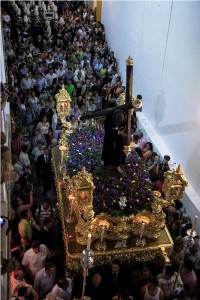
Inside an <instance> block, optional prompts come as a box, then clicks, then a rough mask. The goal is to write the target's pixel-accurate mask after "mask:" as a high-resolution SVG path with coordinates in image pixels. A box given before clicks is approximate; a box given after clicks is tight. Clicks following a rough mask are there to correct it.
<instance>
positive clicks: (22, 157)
mask: <svg viewBox="0 0 200 300" xmlns="http://www.w3.org/2000/svg"><path fill="white" fill-rule="evenodd" d="M19 162H20V163H21V164H22V166H23V167H24V168H27V169H29V170H31V162H30V159H29V155H28V146H27V145H23V146H22V150H21V152H20V154H19Z"/></svg>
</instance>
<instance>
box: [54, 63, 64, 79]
mask: <svg viewBox="0 0 200 300" xmlns="http://www.w3.org/2000/svg"><path fill="white" fill-rule="evenodd" d="M56 75H57V76H58V77H63V76H65V70H64V69H63V65H62V64H60V65H59V67H58V69H56Z"/></svg>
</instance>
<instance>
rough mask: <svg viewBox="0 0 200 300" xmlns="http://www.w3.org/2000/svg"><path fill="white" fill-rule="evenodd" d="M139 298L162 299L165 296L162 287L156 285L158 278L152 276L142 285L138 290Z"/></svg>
mask: <svg viewBox="0 0 200 300" xmlns="http://www.w3.org/2000/svg"><path fill="white" fill-rule="evenodd" d="M140 297H141V300H153V299H155V300H157V299H158V300H164V299H165V296H164V293H163V291H162V289H161V288H160V287H159V285H158V280H157V279H156V278H152V279H150V280H149V282H148V284H147V285H145V286H143V287H142V289H141V291H140Z"/></svg>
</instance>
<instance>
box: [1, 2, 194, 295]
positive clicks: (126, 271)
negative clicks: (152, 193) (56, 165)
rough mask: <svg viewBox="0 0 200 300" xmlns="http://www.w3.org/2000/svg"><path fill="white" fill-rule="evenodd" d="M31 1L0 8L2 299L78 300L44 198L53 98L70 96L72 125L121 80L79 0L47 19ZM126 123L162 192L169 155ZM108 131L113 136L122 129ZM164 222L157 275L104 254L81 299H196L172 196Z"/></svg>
mask: <svg viewBox="0 0 200 300" xmlns="http://www.w3.org/2000/svg"><path fill="white" fill-rule="evenodd" d="M40 2H41V3H42V1H31V3H29V2H28V1H19V2H13V3H14V4H11V2H10V3H9V2H5V3H3V5H2V12H1V13H2V24H3V28H2V31H3V35H4V46H5V58H6V63H7V76H8V83H7V84H6V85H4V86H3V90H2V93H4V94H6V95H7V97H6V100H9V101H10V108H11V118H12V141H11V151H12V167H13V180H14V181H15V182H14V186H13V195H12V201H11V206H12V209H13V220H12V230H11V231H12V232H11V235H12V238H11V254H12V257H15V259H16V260H17V261H18V263H19V265H18V267H17V268H16V269H15V270H13V272H12V273H11V276H10V290H11V296H12V299H20V300H22V299H40V300H42V299H46V300H48V299H49V300H55V299H63V300H70V299H80V298H81V295H82V285H83V276H82V275H78V276H75V277H74V278H66V276H65V269H64V267H63V265H64V259H65V258H64V255H63V253H62V251H60V248H63V245H62V242H61V241H62V237H61V236H60V235H61V228H60V223H59V217H58V213H57V210H56V205H55V206H54V205H53V206H52V205H51V203H49V201H48V199H47V198H48V197H47V194H48V192H49V191H51V192H55V187H54V178H53V173H52V170H51V150H52V148H54V147H56V146H57V145H58V140H59V138H60V136H61V133H62V124H61V122H60V120H59V117H58V115H57V111H56V99H55V94H56V93H57V92H58V91H59V90H60V89H61V88H62V87H63V86H64V88H65V89H66V90H67V92H68V93H69V95H70V96H71V99H72V103H71V111H70V115H69V116H68V119H69V121H70V122H71V124H72V128H73V130H76V129H79V128H80V127H81V126H84V122H83V123H81V122H80V117H81V116H83V115H85V114H88V113H92V112H95V111H97V110H102V109H105V108H108V107H114V106H115V105H116V104H117V103H118V102H119V96H120V95H121V94H122V93H124V92H125V86H124V85H123V83H122V82H121V78H120V75H119V73H118V70H117V60H116V58H115V55H114V52H113V51H111V50H110V49H109V46H108V45H107V42H106V38H105V31H104V26H103V24H101V23H100V22H96V19H95V12H94V11H92V10H90V9H89V8H88V7H87V6H85V4H84V3H83V2H78V1H55V3H56V9H55V4H54V5H53V8H54V12H55V11H56V14H55V15H54V18H53V19H51V20H49V19H48V18H47V19H45V14H44V12H45V9H46V8H47V6H49V7H48V8H49V9H50V8H51V7H50V6H51V5H52V3H51V2H50V1H49V3H46V4H45V3H44V4H41V3H40ZM44 5H45V8H44ZM8 12H9V13H8ZM55 16H56V17H55ZM138 98H139V99H140V98H141V96H140V95H139V97H138ZM2 99H3V98H2ZM1 105H3V103H1ZM132 126H133V130H132V139H133V141H134V147H135V148H134V150H135V151H136V152H137V153H138V155H139V156H140V157H142V158H143V160H144V163H145V165H146V167H147V169H148V171H149V180H150V182H151V183H152V186H153V188H154V189H156V190H159V191H162V185H163V181H164V172H165V171H168V170H169V169H170V167H169V161H170V157H169V156H168V155H165V156H164V157H163V158H161V157H160V155H159V154H158V153H156V152H154V149H153V145H152V143H151V142H150V141H149V140H148V139H146V138H145V137H144V136H143V133H142V132H141V131H137V132H136V128H137V124H136V122H135V116H134V119H133V122H132ZM115 129H116V128H115ZM116 130H117V131H116V132H117V133H118V134H121V135H122V137H123V134H124V132H123V130H122V132H121V133H120V130H118V128H117V129H116ZM3 140H5V137H4V134H3V133H2V136H1V150H2V156H4V153H6V151H8V149H7V148H6V146H4V143H5V141H4V142H3ZM108 163H109V162H108ZM120 163H121V162H119V163H118V164H117V167H119V165H120ZM4 167H5V168H6V166H4V165H3V168H4ZM118 171H119V172H121V169H118ZM33 177H34V178H37V184H38V185H42V191H43V194H42V203H39V202H38V199H36V197H35V195H34V188H35V186H34V184H33ZM2 180H4V179H3V178H2ZM3 182H4V181H3ZM54 195H55V193H54ZM54 204H56V196H55V199H54ZM166 225H167V226H168V228H169V231H170V233H171V235H172V238H173V239H174V249H173V252H172V254H171V256H170V262H171V265H170V266H167V267H166V268H165V269H164V270H163V271H162V272H161V273H160V272H157V270H155V269H154V268H152V269H151V267H152V266H151V267H149V266H148V265H143V264H142V265H141V266H137V267H138V269H137V268H132V267H130V266H127V265H126V266H124V265H121V263H120V261H119V260H113V262H112V264H111V265H110V266H107V267H105V268H104V269H101V270H96V269H95V270H92V272H91V273H90V274H89V276H88V278H87V284H86V289H85V295H87V296H89V297H90V298H91V300H107V299H108V300H109V299H113V300H114V299H115V300H128V299H129V300H130V299H135V300H138V299H145V300H150V299H169V300H170V299H185V300H186V299H191V300H192V299H199V298H198V297H200V295H199V286H200V250H199V243H198V238H196V240H195V242H194V244H193V245H192V247H190V248H186V247H185V244H184V237H185V236H186V234H187V230H188V229H190V228H191V226H192V224H191V220H190V218H189V216H187V215H186V214H184V213H183V209H182V208H181V204H180V202H179V201H177V202H176V203H175V205H174V206H170V207H168V208H167V209H166ZM180 266H182V268H181V269H180ZM198 283H199V284H198Z"/></svg>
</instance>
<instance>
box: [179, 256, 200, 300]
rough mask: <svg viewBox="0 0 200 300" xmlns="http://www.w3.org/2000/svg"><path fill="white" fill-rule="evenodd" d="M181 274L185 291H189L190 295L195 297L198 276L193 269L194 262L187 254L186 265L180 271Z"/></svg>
mask: <svg viewBox="0 0 200 300" xmlns="http://www.w3.org/2000/svg"><path fill="white" fill-rule="evenodd" d="M180 276H181V279H182V281H183V285H184V289H185V291H186V292H187V293H188V296H189V297H191V299H193V297H194V296H195V293H196V289H197V276H196V274H195V272H194V270H193V263H192V262H191V260H190V259H189V258H188V257H187V256H186V257H185V259H184V266H183V269H182V270H181V272H180Z"/></svg>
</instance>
